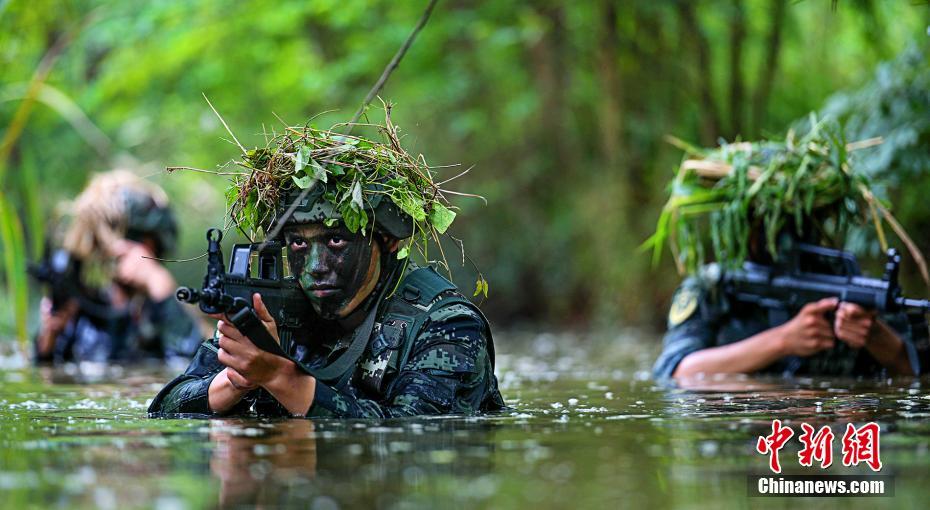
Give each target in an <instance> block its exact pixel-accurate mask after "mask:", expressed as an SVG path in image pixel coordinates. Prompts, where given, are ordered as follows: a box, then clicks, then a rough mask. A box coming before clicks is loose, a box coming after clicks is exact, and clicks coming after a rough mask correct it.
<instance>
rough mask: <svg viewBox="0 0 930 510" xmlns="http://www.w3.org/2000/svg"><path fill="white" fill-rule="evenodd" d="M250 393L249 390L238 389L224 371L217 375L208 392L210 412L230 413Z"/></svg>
mask: <svg viewBox="0 0 930 510" xmlns="http://www.w3.org/2000/svg"><path fill="white" fill-rule="evenodd" d="M248 391H249V390H248V389H239V388H236V387H235V386H234V385H233V384H232V382H230V381H229V377H228V376H227V372H226V370H225V369H224V370H223V371H222V372H220V373H218V374H216V377H214V378H213V381H212V382H211V383H210V389H209V390H208V391H207V392H208V398H209V403H210V410H211V411H213V412H214V413H224V412H226V411H229V410H230V409H232V408H233V407H234V406H235V405H236V404H238V403H239V402H240V401H241V400H242V397H244V396H245V394H246V393H248Z"/></svg>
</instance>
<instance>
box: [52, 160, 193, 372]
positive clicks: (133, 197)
mask: <svg viewBox="0 0 930 510" xmlns="http://www.w3.org/2000/svg"><path fill="white" fill-rule="evenodd" d="M71 213H72V218H71V223H70V225H69V226H68V228H67V231H66V232H65V234H64V238H63V239H62V240H57V239H54V240H53V241H58V242H57V243H54V244H61V245H62V247H63V248H62V249H57V250H53V251H51V252H49V250H47V253H46V258H45V260H44V261H43V263H42V264H41V265H40V266H39V267H37V268H33V274H34V275H36V276H37V278H38V279H39V280H41V281H44V282H45V283H47V284H48V287H49V288H50V292H49V294H48V295H46V296H45V297H43V298H42V301H41V304H40V326H39V332H38V334H37V335H36V338H35V356H36V360H37V361H39V362H55V363H60V362H67V361H74V362H82V361H96V362H104V361H119V362H134V361H142V360H147V359H165V358H171V357H183V358H190V357H191V356H192V355H193V353H194V352H195V351H196V350H197V347H198V345H199V344H200V339H201V335H200V332H199V330H198V327H197V325H196V323H195V321H194V320H193V318H192V317H191V316H189V315H188V313H187V312H185V311H184V310H183V309H182V307H181V305H180V304H178V302H177V301H176V300H175V299H174V290H175V287H176V284H175V281H174V278H173V277H172V276H171V273H169V272H168V270H167V269H166V268H165V267H164V266H162V265H161V263H159V262H158V261H157V260H156V258H159V257H163V256H165V254H167V253H170V252H171V251H172V250H173V249H174V245H175V241H176V238H177V224H176V222H175V219H174V215H173V214H172V212H171V209H170V208H169V206H168V199H167V196H166V195H165V192H164V191H163V190H162V189H161V188H159V187H158V186H156V185H154V184H152V183H149V182H146V181H144V180H142V179H140V178H138V177H136V176H135V175H134V174H132V173H131V172H128V171H125V170H114V171H110V172H107V173H103V174H99V175H97V176H95V177H94V178H93V179H92V180H91V182H90V184H88V186H87V187H86V188H85V189H84V191H83V192H82V193H81V194H80V195H79V196H78V197H77V199H76V200H75V201H74V203H73V204H72V210H71Z"/></svg>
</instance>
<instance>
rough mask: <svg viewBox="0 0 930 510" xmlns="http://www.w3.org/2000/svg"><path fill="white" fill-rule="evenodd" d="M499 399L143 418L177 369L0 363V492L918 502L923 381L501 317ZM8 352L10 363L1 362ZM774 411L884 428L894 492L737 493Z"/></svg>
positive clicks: (118, 502)
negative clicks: (815, 372) (657, 374)
mask: <svg viewBox="0 0 930 510" xmlns="http://www.w3.org/2000/svg"><path fill="white" fill-rule="evenodd" d="M497 343H498V352H499V354H498V374H499V377H500V380H501V386H502V393H503V394H504V397H505V399H506V400H507V402H508V403H509V405H510V406H511V407H512V409H511V410H510V411H507V412H504V413H501V414H497V415H491V416H482V417H433V418H416V419H404V420H389V421H377V422H373V421H337V420H316V421H309V420H276V421H270V420H258V419H215V420H155V419H148V418H146V416H145V408H146V406H147V403H148V402H149V401H150V399H151V398H152V396H153V395H154V393H155V392H156V391H157V390H158V389H159V388H160V387H161V384H162V383H163V382H164V381H165V380H167V379H168V378H169V377H170V376H171V375H172V373H173V372H172V370H170V369H168V370H166V369H163V368H152V367H133V368H125V367H124V368H120V367H101V366H89V365H86V366H83V367H77V366H69V367H64V368H59V369H56V370H47V369H45V370H39V369H31V368H10V367H9V366H7V368H6V369H5V370H3V371H0V383H2V386H0V430H2V433H0V461H2V462H0V506H2V507H7V508H27V507H38V506H42V507H60V508H82V507H85V508H160V509H183V508H213V507H217V506H225V507H235V506H243V507H251V506H253V505H255V504H259V505H261V506H264V507H277V506H281V505H286V506H299V507H305V508H313V509H336V508H353V507H361V506H364V507H366V508H398V509H402V508H436V507H442V508H473V507H478V508H482V507H483V508H526V507H529V508H603V507H617V506H622V507H633V508H671V507H675V508H750V507H752V508H757V507H760V506H761V507H771V508H794V507H797V505H799V504H805V505H807V504H816V505H817V506H818V507H821V508H844V509H849V508H876V507H877V508H918V507H919V508H924V507H926V505H927V502H928V500H930V498H928V495H930V491H928V481H930V477H928V475H930V469H928V468H930V448H928V445H930V396H928V393H930V392H928V391H927V388H928V384H930V381H926V380H925V381H919V380H914V379H900V380H897V379H896V380H887V381H856V380H842V379H797V380H791V381H783V380H777V379H760V378H747V377H729V378H714V379H709V380H702V381H696V382H694V383H692V384H691V385H690V386H691V387H690V388H689V389H683V388H669V387H665V386H659V385H656V384H655V383H654V382H653V381H651V380H649V377H648V372H647V369H648V366H649V363H650V362H651V359H652V357H653V356H654V354H655V351H656V349H657V345H658V344H657V341H656V340H655V339H646V340H640V339H638V337H637V336H636V335H633V334H627V333H624V334H621V335H615V336H610V337H605V336H603V335H600V336H597V335H590V336H589V335H581V336H579V335H550V334H546V335H529V334H516V333H513V334H510V335H498V338H497ZM9 364H10V363H9V362H7V365H9ZM773 418H780V419H782V420H783V421H785V422H786V424H788V425H791V426H793V427H794V428H795V429H796V433H797V434H799V433H800V423H801V422H806V423H810V424H812V425H814V426H816V427H820V426H822V425H831V426H832V427H833V431H834V433H835V434H836V436H837V441H836V444H835V447H834V457H835V459H837V460H835V462H834V466H833V467H831V468H829V469H828V470H826V471H824V470H821V469H819V468H801V467H800V466H799V465H798V463H797V455H796V454H797V450H798V448H799V443H798V442H797V441H796V437H795V438H794V439H793V440H792V441H791V442H790V443H789V446H788V447H786V448H785V449H784V450H783V451H782V453H781V460H782V465H783V466H784V467H785V472H786V473H811V474H823V473H830V474H869V473H870V471H869V470H868V468H866V467H864V466H859V467H857V468H845V467H843V466H842V465H841V463H840V462H839V458H840V455H841V453H840V446H839V443H840V441H839V439H840V438H841V437H842V435H843V431H844V430H845V426H846V424H847V423H850V422H852V423H855V424H857V425H861V424H863V423H865V422H868V421H877V422H878V423H879V424H880V425H881V428H882V436H881V458H882V461H883V463H884V469H883V470H882V474H892V475H894V476H895V496H894V497H893V498H818V499H801V500H799V499H796V498H794V499H792V498H749V497H747V487H746V485H747V475H748V474H750V473H756V474H762V473H765V472H766V469H767V459H766V458H765V457H763V456H761V455H759V454H757V453H755V451H754V446H755V441H756V438H757V436H759V435H764V434H768V433H769V432H770V431H771V420H772V419H773Z"/></svg>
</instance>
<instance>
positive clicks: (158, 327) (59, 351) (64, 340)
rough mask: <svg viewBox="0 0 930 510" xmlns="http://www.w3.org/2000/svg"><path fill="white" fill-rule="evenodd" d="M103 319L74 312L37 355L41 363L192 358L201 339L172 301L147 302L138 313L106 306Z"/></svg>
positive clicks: (193, 324)
mask: <svg viewBox="0 0 930 510" xmlns="http://www.w3.org/2000/svg"><path fill="white" fill-rule="evenodd" d="M108 311H110V312H111V315H110V316H108V317H106V318H96V317H91V316H89V315H86V314H82V313H80V311H79V312H78V315H77V316H76V317H75V318H74V319H72V320H71V321H70V322H69V323H68V324H67V325H66V326H65V329H64V330H63V331H62V332H61V334H59V335H58V337H57V339H56V341H55V349H54V351H53V352H52V353H51V354H49V355H48V356H45V357H41V356H39V355H38V352H37V353H36V357H35V359H36V360H37V361H39V362H54V363H62V362H69V361H72V362H81V361H99V362H104V361H120V362H137V361H143V360H147V359H166V358H184V359H190V358H191V357H192V356H193V355H194V353H195V352H196V351H197V346H198V345H199V344H200V341H201V338H202V336H201V333H200V328H198V327H197V324H196V323H195V322H194V320H193V319H192V318H191V317H190V315H188V314H187V313H186V312H185V311H184V310H183V309H182V308H181V305H180V304H179V303H178V302H177V301H176V300H175V299H174V297H173V296H172V297H170V298H167V299H165V300H163V301H159V302H154V301H151V300H145V301H144V302H143V303H142V305H141V308H139V309H133V308H130V309H125V310H116V309H113V308H109V310H108Z"/></svg>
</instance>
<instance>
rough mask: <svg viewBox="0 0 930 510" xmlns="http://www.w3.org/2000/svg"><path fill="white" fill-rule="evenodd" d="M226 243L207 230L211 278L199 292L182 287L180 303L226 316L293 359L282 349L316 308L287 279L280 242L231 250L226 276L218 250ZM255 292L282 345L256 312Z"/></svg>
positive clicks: (255, 340) (256, 341) (218, 233)
mask: <svg viewBox="0 0 930 510" xmlns="http://www.w3.org/2000/svg"><path fill="white" fill-rule="evenodd" d="M222 239H223V232H222V231H220V230H219V229H216V228H211V229H209V230H207V274H206V276H205V277H204V279H203V287H202V288H201V289H200V290H197V289H192V288H190V287H179V288H178V291H177V294H176V296H177V299H178V301H181V302H183V303H198V304H199V305H200V310H201V311H202V312H204V313H208V314H216V313H221V314H225V315H226V317H227V318H228V319H229V322H231V323H232V324H233V325H234V326H236V328H238V329H239V331H241V332H242V333H243V334H244V335H245V336H247V337H248V338H249V339H250V340H251V341H252V343H254V344H255V345H256V346H257V347H259V348H260V349H262V350H265V351H267V352H270V353H272V354H276V355H278V356H283V357H285V358H290V356H288V355H287V354H286V353H285V350H284V349H282V345H283V346H285V348H286V347H287V345H288V344H289V342H290V341H291V339H292V338H293V334H294V332H295V331H297V330H299V329H303V328H304V327H305V325H306V324H305V322H306V320H307V318H309V317H312V314H313V309H312V307H311V305H310V301H309V300H308V299H307V297H306V296H305V295H304V293H303V292H302V291H301V290H300V286H299V284H298V283H297V281H296V280H295V279H294V278H293V277H290V276H285V274H284V257H283V254H282V245H281V243H279V242H277V241H266V242H264V243H253V244H237V245H235V246H233V252H232V256H231V257H230V259H229V272H226V268H225V267H224V265H223V250H222V247H221V246H220V241H221V240H222ZM256 292H258V293H259V294H261V296H262V301H263V302H264V303H265V306H266V307H267V308H268V312H269V313H271V316H272V317H274V319H275V322H276V323H277V325H278V335H279V337H280V338H281V344H282V345H279V344H278V342H276V341H275V340H274V338H273V337H272V336H271V334H269V333H268V330H266V329H265V326H264V325H263V324H262V321H261V320H260V319H259V318H258V315H257V314H256V313H255V309H254V308H253V307H252V295H253V294H254V293H256Z"/></svg>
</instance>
